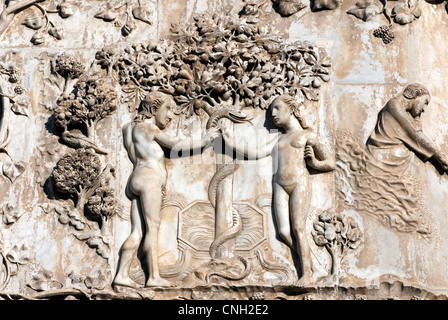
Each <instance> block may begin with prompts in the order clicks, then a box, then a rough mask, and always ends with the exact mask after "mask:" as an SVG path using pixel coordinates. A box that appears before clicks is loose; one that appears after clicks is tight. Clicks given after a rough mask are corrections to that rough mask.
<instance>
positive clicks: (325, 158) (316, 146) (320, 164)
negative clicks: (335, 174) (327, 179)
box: [305, 139, 336, 172]
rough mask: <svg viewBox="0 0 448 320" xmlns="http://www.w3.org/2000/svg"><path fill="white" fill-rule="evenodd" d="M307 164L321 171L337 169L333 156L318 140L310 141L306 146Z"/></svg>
mask: <svg viewBox="0 0 448 320" xmlns="http://www.w3.org/2000/svg"><path fill="white" fill-rule="evenodd" d="M305 160H306V163H307V164H308V165H309V166H310V167H311V168H313V169H316V170H319V171H324V172H327V171H333V170H334V169H335V168H336V164H335V161H334V157H333V155H332V154H331V153H330V152H329V151H328V149H327V147H325V146H324V145H323V144H322V143H320V142H319V141H317V140H316V139H310V140H308V142H307V145H306V146H305Z"/></svg>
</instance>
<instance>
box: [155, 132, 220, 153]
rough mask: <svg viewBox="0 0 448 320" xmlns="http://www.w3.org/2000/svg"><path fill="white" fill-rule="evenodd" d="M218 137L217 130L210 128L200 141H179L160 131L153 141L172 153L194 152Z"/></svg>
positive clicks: (189, 139)
mask: <svg viewBox="0 0 448 320" xmlns="http://www.w3.org/2000/svg"><path fill="white" fill-rule="evenodd" d="M218 136H219V129H217V128H211V129H210V130H208V131H207V133H206V134H205V136H204V137H203V138H202V139H201V140H194V139H192V138H186V139H181V138H178V137H172V136H170V135H168V134H166V133H164V132H162V131H161V130H158V132H157V133H156V134H155V135H154V140H156V141H157V142H158V143H159V144H161V145H163V146H165V147H167V148H170V149H172V150H173V151H174V152H179V151H186V152H190V151H196V150H200V149H202V148H204V147H205V146H207V145H208V144H210V143H211V142H212V141H213V140H214V139H215V138H216V137H218Z"/></svg>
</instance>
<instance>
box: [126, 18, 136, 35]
mask: <svg viewBox="0 0 448 320" xmlns="http://www.w3.org/2000/svg"><path fill="white" fill-rule="evenodd" d="M135 29H136V25H135V23H134V21H132V20H129V19H128V21H127V22H126V24H125V25H124V26H123V34H124V35H125V36H127V35H129V34H130V33H131V32H132V31H134V30H135Z"/></svg>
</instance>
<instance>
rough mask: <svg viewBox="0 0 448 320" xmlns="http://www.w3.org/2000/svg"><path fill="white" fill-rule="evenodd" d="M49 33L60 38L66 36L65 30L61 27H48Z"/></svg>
mask: <svg viewBox="0 0 448 320" xmlns="http://www.w3.org/2000/svg"><path fill="white" fill-rule="evenodd" d="M48 34H49V35H50V36H53V37H55V38H56V39H58V40H62V39H63V38H64V30H63V29H62V28H60V27H52V28H50V29H48Z"/></svg>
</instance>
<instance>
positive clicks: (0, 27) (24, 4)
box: [0, 0, 46, 36]
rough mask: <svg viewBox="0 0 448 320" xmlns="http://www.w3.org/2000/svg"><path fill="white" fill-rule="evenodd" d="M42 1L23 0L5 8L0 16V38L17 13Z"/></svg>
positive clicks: (42, 0)
mask: <svg viewBox="0 0 448 320" xmlns="http://www.w3.org/2000/svg"><path fill="white" fill-rule="evenodd" d="M44 1H46V0H24V1H20V2H17V3H14V4H12V5H11V6H9V7H7V8H5V9H4V10H3V11H2V13H1V14H0V36H1V35H2V34H3V33H4V32H5V31H6V29H8V27H9V25H10V23H11V21H12V19H13V18H14V16H15V15H16V14H17V13H18V12H20V11H22V10H23V9H26V8H28V7H29V6H31V5H33V4H35V3H38V2H44Z"/></svg>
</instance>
